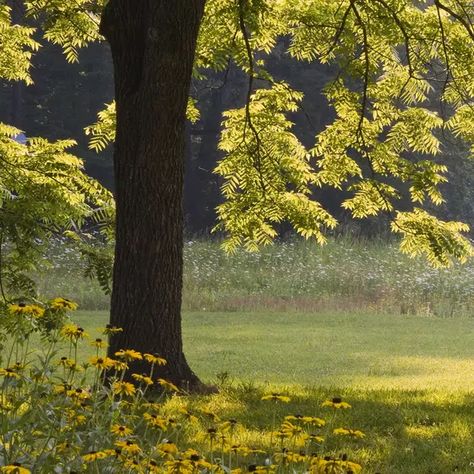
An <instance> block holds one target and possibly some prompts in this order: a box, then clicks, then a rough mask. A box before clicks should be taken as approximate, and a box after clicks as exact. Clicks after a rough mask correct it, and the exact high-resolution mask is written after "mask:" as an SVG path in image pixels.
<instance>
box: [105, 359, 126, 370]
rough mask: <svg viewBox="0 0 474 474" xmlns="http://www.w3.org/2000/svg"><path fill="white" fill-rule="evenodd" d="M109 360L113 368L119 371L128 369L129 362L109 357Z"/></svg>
mask: <svg viewBox="0 0 474 474" xmlns="http://www.w3.org/2000/svg"><path fill="white" fill-rule="evenodd" d="M109 360H110V362H111V364H112V368H113V369H115V370H117V371H118V372H120V371H122V370H127V369H128V364H127V363H126V362H124V361H122V360H115V359H109Z"/></svg>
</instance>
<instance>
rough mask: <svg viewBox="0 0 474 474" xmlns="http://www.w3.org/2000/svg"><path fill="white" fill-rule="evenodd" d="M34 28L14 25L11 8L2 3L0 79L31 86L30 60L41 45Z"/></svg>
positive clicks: (0, 20)
mask: <svg viewBox="0 0 474 474" xmlns="http://www.w3.org/2000/svg"><path fill="white" fill-rule="evenodd" d="M34 32H35V30H34V28H29V27H26V26H20V25H13V24H12V23H11V8H10V7H8V6H6V5H3V4H2V3H0V77H1V78H4V79H7V80H9V81H25V82H26V83H27V84H31V82H32V81H31V76H30V72H29V69H30V60H31V57H32V54H33V52H34V51H36V50H37V49H38V48H39V43H38V42H37V41H35V40H34V38H33V34H34Z"/></svg>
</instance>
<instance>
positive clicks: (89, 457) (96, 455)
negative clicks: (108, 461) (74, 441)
mask: <svg viewBox="0 0 474 474" xmlns="http://www.w3.org/2000/svg"><path fill="white" fill-rule="evenodd" d="M110 455H111V454H110V451H108V450H107V451H90V452H89V453H87V454H83V456H82V459H83V460H84V462H94V461H97V460H98V459H105V458H107V457H109V456H110Z"/></svg>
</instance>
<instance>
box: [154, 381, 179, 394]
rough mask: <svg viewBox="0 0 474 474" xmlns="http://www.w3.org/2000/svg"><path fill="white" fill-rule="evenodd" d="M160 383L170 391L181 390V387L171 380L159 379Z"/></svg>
mask: <svg viewBox="0 0 474 474" xmlns="http://www.w3.org/2000/svg"><path fill="white" fill-rule="evenodd" d="M158 383H159V384H160V385H161V386H162V387H163V388H164V389H165V390H168V391H169V392H179V388H178V387H177V386H176V385H175V384H174V383H171V382H168V381H167V380H165V379H158Z"/></svg>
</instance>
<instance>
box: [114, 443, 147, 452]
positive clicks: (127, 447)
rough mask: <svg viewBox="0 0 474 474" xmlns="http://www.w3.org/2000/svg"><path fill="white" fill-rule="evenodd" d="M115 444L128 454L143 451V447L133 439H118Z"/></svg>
mask: <svg viewBox="0 0 474 474" xmlns="http://www.w3.org/2000/svg"><path fill="white" fill-rule="evenodd" d="M115 446H117V448H119V449H121V450H122V452H123V453H127V454H140V453H141V452H142V448H140V446H139V445H138V444H137V443H134V442H133V441H116V442H115Z"/></svg>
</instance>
